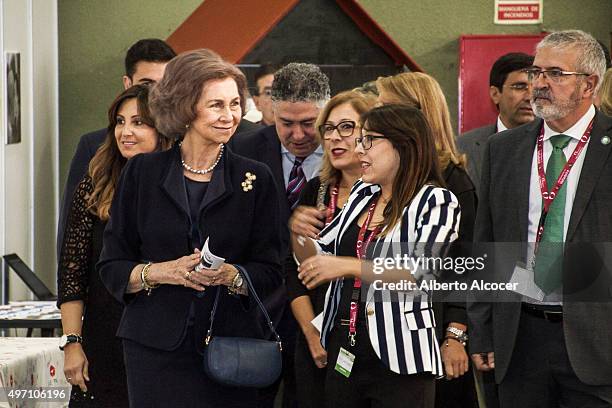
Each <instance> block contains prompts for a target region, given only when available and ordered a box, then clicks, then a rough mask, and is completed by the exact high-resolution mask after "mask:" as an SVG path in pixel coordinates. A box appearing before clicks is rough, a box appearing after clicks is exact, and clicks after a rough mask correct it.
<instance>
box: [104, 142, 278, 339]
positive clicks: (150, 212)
mask: <svg viewBox="0 0 612 408" xmlns="http://www.w3.org/2000/svg"><path fill="white" fill-rule="evenodd" d="M180 160H181V157H180V150H179V147H178V145H176V146H175V147H174V148H172V149H171V150H168V151H166V152H159V153H151V154H144V155H138V156H136V157H134V158H133V159H131V160H130V161H129V162H128V164H127V165H126V166H125V168H124V170H123V172H122V174H121V178H120V179H119V183H118V185H117V189H116V190H115V196H114V199H113V204H112V207H111V218H110V220H109V222H108V224H107V227H106V230H105V231H104V249H103V251H102V254H101V256H100V261H99V263H98V265H97V267H98V270H99V272H100V275H101V277H102V280H103V282H104V284H105V285H106V287H107V289H108V290H109V291H110V292H111V294H112V295H113V296H114V297H115V298H117V299H118V300H119V301H121V302H123V303H125V304H126V307H125V311H124V314H123V317H122V319H121V323H120V325H119V330H118V336H119V337H122V338H126V339H130V340H133V341H136V342H138V343H140V344H143V345H145V346H149V347H154V348H158V349H162V350H173V349H175V348H176V347H178V346H179V345H180V344H181V342H182V341H183V338H184V333H185V332H186V328H187V324H188V318H189V316H190V313H189V311H190V308H191V307H192V306H191V305H192V304H193V307H194V312H195V313H194V316H195V320H194V324H195V333H196V336H199V337H201V338H203V336H204V333H205V330H206V329H207V328H208V322H209V315H210V309H211V306H212V301H213V300H214V295H215V294H216V291H217V288H209V289H207V290H206V291H205V292H204V295H203V296H201V297H199V296H196V291H194V290H193V289H189V288H185V287H183V286H176V285H161V286H160V287H159V288H157V289H155V290H153V291H152V293H151V295H150V296H147V294H146V293H145V292H138V293H136V294H135V295H126V293H125V290H126V287H127V284H128V280H129V276H130V273H131V271H132V269H133V268H134V267H135V266H136V265H137V264H139V263H144V262H148V261H151V262H164V261H169V260H174V259H177V258H180V257H182V256H185V255H187V254H190V253H192V252H193V248H192V247H191V242H192V240H191V236H190V234H191V231H192V224H191V219H190V211H189V204H188V201H187V194H186V189H185V179H184V175H183V169H182V167H181V162H180ZM247 172H250V173H252V174H255V175H256V176H257V179H256V180H255V181H254V182H253V187H254V188H253V189H252V190H249V191H246V192H245V191H243V189H242V186H241V184H242V183H243V182H244V181H245V178H246V173H247ZM276 197H277V191H276V186H275V184H274V180H273V177H272V174H271V173H270V170H269V169H268V168H267V167H266V166H265V165H263V164H261V163H257V162H255V161H252V160H249V159H247V158H244V157H241V156H238V155H235V154H233V153H232V151H231V150H230V149H228V148H226V149H225V153H224V155H223V158H222V159H221V161H220V162H219V165H218V166H217V167H216V168H215V170H214V172H213V175H212V179H211V181H210V184H209V187H208V190H207V192H206V196H205V198H204V200H203V202H202V203H201V205H200V221H199V224H198V225H197V229H198V231H199V233H200V234H201V236H202V238H203V239H204V240H205V239H206V237H210V242H209V245H210V249H211V251H212V252H213V253H214V254H216V255H219V256H221V257H224V258H225V259H226V262H227V263H232V264H239V265H241V266H243V267H244V268H245V269H246V270H247V271H248V272H249V275H250V276H251V278H252V280H253V283H254V285H255V288H256V290H257V293H258V294H259V296H260V297H262V298H265V297H266V295H267V294H269V293H271V292H272V291H273V290H274V289H275V288H277V287H278V286H279V285H281V254H280V248H281V243H280V238H279V235H278V231H279V229H280V218H279V216H278V213H279V209H278V200H277V198H276ZM218 288H219V290H221V291H222V293H223V295H222V296H221V300H220V305H219V310H218V311H217V317H216V318H215V329H214V332H213V334H217V335H226V336H241V337H244V336H252V337H259V336H260V335H261V334H262V325H261V323H263V322H257V321H256V319H253V318H252V317H250V316H252V313H251V312H250V311H249V310H247V309H246V308H245V307H243V302H242V301H241V299H240V297H236V296H232V295H229V294H227V289H226V288H225V287H224V286H219V287H218ZM242 300H244V299H242ZM250 301H251V305H250V307H249V308H256V306H255V304H254V303H253V299H251V298H250ZM244 303H246V302H244ZM200 343H201V341H198V342H197V343H196V344H200Z"/></svg>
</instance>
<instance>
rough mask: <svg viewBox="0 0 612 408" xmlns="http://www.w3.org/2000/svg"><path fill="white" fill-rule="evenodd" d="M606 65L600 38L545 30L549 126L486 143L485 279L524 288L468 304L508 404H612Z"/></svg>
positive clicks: (542, 111)
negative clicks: (602, 91) (598, 102)
mask: <svg viewBox="0 0 612 408" xmlns="http://www.w3.org/2000/svg"><path fill="white" fill-rule="evenodd" d="M605 66H606V64H605V58H604V53H603V51H602V49H601V47H600V46H599V44H598V43H597V41H596V40H595V39H594V38H593V37H592V36H591V35H589V34H587V33H585V32H583V31H579V30H568V31H560V32H555V33H552V34H549V35H547V36H546V37H545V38H544V39H543V40H542V41H540V43H539V44H538V45H537V47H536V55H535V59H534V62H533V66H532V67H531V68H529V69H528V70H527V76H528V80H529V81H530V83H531V87H532V92H531V105H532V107H533V110H534V113H535V115H536V116H537V117H538V118H540V119H536V120H535V121H533V122H530V123H527V124H525V125H523V126H519V127H518V128H515V129H511V130H507V131H505V132H502V133H500V134H497V135H494V136H492V137H491V138H490V139H489V141H488V143H487V146H486V148H485V152H484V161H483V164H482V180H481V195H480V197H479V204H478V213H477V217H476V225H475V228H474V239H475V242H479V243H483V244H486V243H491V242H492V243H494V244H495V247H489V250H487V253H490V254H492V255H493V257H494V258H495V260H494V261H490V260H488V261H487V263H488V266H489V268H487V273H486V274H484V275H483V277H484V278H486V279H489V280H490V281H496V282H505V283H511V284H512V285H513V286H514V288H513V289H512V290H506V291H502V290H498V291H496V292H494V293H493V294H492V295H491V296H490V297H487V298H486V299H484V300H483V301H479V302H475V301H474V299H471V300H470V302H468V317H469V324H468V326H469V328H470V332H471V334H470V344H469V347H470V353H471V356H472V361H473V362H474V365H475V367H476V368H477V369H479V370H481V371H489V370H491V369H493V368H495V378H496V381H497V383H498V384H499V395H500V406H501V407H502V408H507V407H610V406H612V330H611V329H610V321H611V320H610V316H612V302H611V301H610V300H612V299H611V297H610V288H612V276H611V273H610V267H609V265H610V263H609V261H608V260H607V259H606V254H607V253H609V248H607V246H609V243H610V241H611V240H612V221H611V220H612V206H611V205H610V197H612V177H610V174H612V154H611V153H612V144H611V142H612V119H611V118H610V117H608V116H606V115H604V114H603V113H601V112H599V111H597V110H596V109H595V107H594V105H593V98H594V96H595V94H596V93H597V91H598V89H599V87H600V85H601V80H602V78H603V75H604V72H605ZM606 245H607V246H606ZM482 295H483V294H479V296H482ZM476 299H478V298H476ZM481 300H482V299H481Z"/></svg>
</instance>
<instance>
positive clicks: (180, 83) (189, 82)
mask: <svg viewBox="0 0 612 408" xmlns="http://www.w3.org/2000/svg"><path fill="white" fill-rule="evenodd" d="M225 78H232V79H233V80H234V81H235V82H236V86H237V87H238V94H239V95H240V107H241V108H242V113H243V114H244V113H245V104H246V89H247V82H246V78H245V76H244V74H243V73H242V72H241V71H240V70H239V69H238V68H236V67H235V66H234V65H232V64H230V63H229V62H226V61H224V60H223V59H221V57H220V56H219V54H217V53H215V52H214V51H211V50H208V49H205V48H202V49H199V50H194V51H188V52H184V53H182V54H179V55H178V56H177V57H175V58H173V59H172V61H170V62H169V63H168V65H167V66H166V70H165V72H164V76H163V78H162V79H161V81H159V82H158V83H157V85H154V87H153V89H152V90H151V94H150V96H149V106H150V108H151V112H152V113H153V117H154V118H155V127H156V128H157V129H158V130H159V131H160V132H161V133H163V134H165V135H166V136H168V137H172V138H174V139H180V138H182V137H183V136H184V135H185V133H186V132H187V128H186V127H185V125H189V124H190V123H191V122H193V120H194V119H195V118H196V116H197V111H196V106H197V104H198V101H199V100H200V97H201V96H202V89H203V88H204V85H205V84H206V83H207V82H208V81H212V80H216V79H225Z"/></svg>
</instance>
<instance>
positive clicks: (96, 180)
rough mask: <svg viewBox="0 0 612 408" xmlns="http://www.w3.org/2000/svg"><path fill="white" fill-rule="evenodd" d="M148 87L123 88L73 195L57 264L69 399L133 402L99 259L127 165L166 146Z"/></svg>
mask: <svg viewBox="0 0 612 408" xmlns="http://www.w3.org/2000/svg"><path fill="white" fill-rule="evenodd" d="M148 95H149V88H148V87H147V86H144V85H136V86H133V87H131V88H129V89H127V90H125V91H124V92H122V93H121V94H120V95H119V96H118V97H117V98H116V99H115V101H114V102H113V103H112V105H111V107H110V109H109V111H108V122H109V124H108V133H107V136H106V140H105V141H104V143H103V144H102V145H101V146H100V148H99V149H98V151H97V152H96V154H95V156H94V157H93V158H92V160H91V162H90V164H89V171H88V172H87V175H86V176H85V177H84V178H83V180H82V181H81V182H80V184H79V186H78V187H77V190H76V192H75V194H74V198H73V199H72V206H71V209H70V213H69V216H68V223H67V226H66V231H65V234H64V242H63V244H62V250H61V255H60V262H59V269H58V291H57V292H58V302H57V303H58V305H59V307H60V309H61V312H62V328H63V332H64V334H65V335H66V337H63V338H62V341H63V344H62V345H61V347H62V348H63V349H64V373H65V375H66V378H67V379H68V382H69V383H71V384H72V385H73V391H72V395H71V400H70V406H71V407H75V406H87V407H127V406H128V397H127V384H126V380H125V369H124V367H123V353H122V349H121V342H120V341H119V339H117V338H116V337H115V332H116V331H117V327H119V319H120V318H121V313H122V311H123V308H122V307H121V305H120V304H119V303H118V302H117V301H115V300H114V299H113V298H112V297H111V296H110V294H109V293H108V292H107V291H106V289H105V288H104V286H103V285H102V282H101V281H100V277H99V275H98V274H97V273H96V272H95V265H96V262H97V261H98V257H99V256H100V251H101V250H102V232H103V231H104V227H105V226H106V223H107V221H108V219H109V210H110V206H111V201H112V199H113V196H114V193H115V188H116V186H117V181H118V179H119V175H120V174H121V170H122V169H123V167H124V166H125V164H126V163H127V161H128V160H129V159H131V158H132V157H134V156H135V155H137V154H140V153H150V152H153V151H156V150H166V149H168V148H169V147H170V145H171V141H170V140H169V139H168V138H166V137H165V136H163V135H160V134H159V133H158V132H157V130H156V128H155V125H154V121H153V118H152V117H151V114H150V112H149V106H148Z"/></svg>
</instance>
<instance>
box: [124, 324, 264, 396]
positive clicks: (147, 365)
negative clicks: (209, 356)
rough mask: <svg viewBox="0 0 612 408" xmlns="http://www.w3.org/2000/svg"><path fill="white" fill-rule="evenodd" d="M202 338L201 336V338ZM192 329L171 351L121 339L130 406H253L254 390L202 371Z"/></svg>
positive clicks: (255, 394)
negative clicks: (220, 380) (229, 384)
mask: <svg viewBox="0 0 612 408" xmlns="http://www.w3.org/2000/svg"><path fill="white" fill-rule="evenodd" d="M201 340H202V339H200V341H201ZM195 341H196V339H195V336H194V333H193V328H192V327H189V328H188V330H187V333H186V335H185V339H184V340H183V342H182V344H181V345H180V346H179V347H178V348H177V349H176V350H173V351H164V350H158V349H154V348H151V347H147V346H143V345H141V344H139V343H136V342H134V341H131V340H127V339H123V352H124V356H125V368H126V372H127V381H128V394H129V399H130V406H131V407H152V408H153V407H163V408H167V407H181V408H183V407H184V408H188V407H194V408H195V407H197V408H202V407H236V408H238V407H240V408H243V407H256V406H257V390H256V389H254V388H237V387H227V386H224V385H221V384H218V383H216V382H214V381H213V380H211V379H210V378H208V377H207V376H206V374H204V370H203V368H202V356H201V355H200V354H199V353H198V352H197V351H196V347H195Z"/></svg>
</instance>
